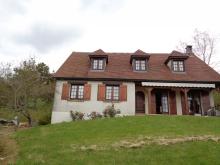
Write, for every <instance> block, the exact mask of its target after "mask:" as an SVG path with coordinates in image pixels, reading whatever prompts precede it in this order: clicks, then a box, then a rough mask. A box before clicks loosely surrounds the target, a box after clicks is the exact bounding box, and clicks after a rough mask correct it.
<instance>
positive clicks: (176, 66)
mask: <svg viewBox="0 0 220 165" xmlns="http://www.w3.org/2000/svg"><path fill="white" fill-rule="evenodd" d="M172 68H173V71H174V72H184V70H185V69H184V62H183V61H177V60H175V61H172Z"/></svg>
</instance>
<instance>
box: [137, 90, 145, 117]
mask: <svg viewBox="0 0 220 165" xmlns="http://www.w3.org/2000/svg"><path fill="white" fill-rule="evenodd" d="M135 106H136V108H135V109H136V110H135V111H136V113H143V114H145V97H144V93H143V92H140V91H139V92H136V98H135Z"/></svg>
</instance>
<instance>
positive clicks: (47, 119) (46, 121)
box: [38, 113, 51, 125]
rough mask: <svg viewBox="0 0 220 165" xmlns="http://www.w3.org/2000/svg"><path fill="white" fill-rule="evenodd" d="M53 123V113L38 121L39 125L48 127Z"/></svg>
mask: <svg viewBox="0 0 220 165" xmlns="http://www.w3.org/2000/svg"><path fill="white" fill-rule="evenodd" d="M50 123H51V113H47V114H45V115H43V116H41V117H40V118H39V120H38V124H39V125H47V124H50Z"/></svg>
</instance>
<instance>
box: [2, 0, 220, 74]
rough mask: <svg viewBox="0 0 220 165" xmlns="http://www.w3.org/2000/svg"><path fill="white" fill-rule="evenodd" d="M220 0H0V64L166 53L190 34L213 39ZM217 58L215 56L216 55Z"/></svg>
mask: <svg viewBox="0 0 220 165" xmlns="http://www.w3.org/2000/svg"><path fill="white" fill-rule="evenodd" d="M219 6H220V1H219V0H200V1H199V0H166V1H165V0H0V63H6V62H9V63H12V64H17V63H19V62H20V61H22V60H25V59H27V58H29V57H35V58H36V60H37V61H38V62H44V63H46V64H47V65H48V66H49V67H50V70H51V71H56V70H57V69H58V68H59V67H60V66H61V65H62V63H63V62H64V61H65V60H66V59H67V57H68V56H69V55H70V54H71V52H73V51H86V52H93V51H95V50H97V49H100V48H101V49H102V50H104V51H105V52H135V51H136V50H137V49H141V50H143V51H145V52H147V53H169V52H171V51H172V50H174V49H176V47H177V45H179V42H180V41H183V42H187V43H189V44H191V38H192V35H193V32H194V30H195V29H196V28H197V29H198V30H200V31H207V32H208V33H210V34H211V35H213V36H215V38H216V41H217V42H216V49H215V60H216V61H220V40H219V39H220V21H219V15H220V10H219ZM218 54H219V57H218Z"/></svg>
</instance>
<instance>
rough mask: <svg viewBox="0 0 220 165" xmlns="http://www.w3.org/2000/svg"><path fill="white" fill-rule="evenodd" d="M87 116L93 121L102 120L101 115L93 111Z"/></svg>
mask: <svg viewBox="0 0 220 165" xmlns="http://www.w3.org/2000/svg"><path fill="white" fill-rule="evenodd" d="M88 116H89V117H90V118H91V119H93V120H94V119H97V118H102V114H100V113H98V112H95V111H93V112H91V113H90V114H89V115H88Z"/></svg>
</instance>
